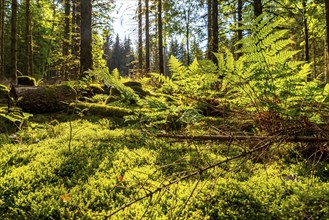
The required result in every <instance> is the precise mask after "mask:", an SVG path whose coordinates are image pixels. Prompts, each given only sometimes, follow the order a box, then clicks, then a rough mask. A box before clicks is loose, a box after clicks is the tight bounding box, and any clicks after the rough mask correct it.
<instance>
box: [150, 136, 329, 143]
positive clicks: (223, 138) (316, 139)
mask: <svg viewBox="0 0 329 220" xmlns="http://www.w3.org/2000/svg"><path fill="white" fill-rule="evenodd" d="M155 136H156V137H158V138H173V139H179V140H191V141H206V140H210V141H219V142H228V141H261V140H268V139H274V138H275V139H278V140H285V142H329V138H322V137H312V136H283V135H282V136H243V135H237V136H234V135H232V136H226V135H195V136H192V135H173V134H156V135H155Z"/></svg>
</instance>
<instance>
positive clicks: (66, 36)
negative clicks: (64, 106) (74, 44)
mask: <svg viewBox="0 0 329 220" xmlns="http://www.w3.org/2000/svg"><path fill="white" fill-rule="evenodd" d="M70 15H71V4H70V0H65V1H64V39H63V56H64V62H63V71H64V78H65V80H68V70H67V64H68V60H66V58H67V57H68V55H69V51H70V40H71V38H70V35H71V30H70V24H71V20H70Z"/></svg>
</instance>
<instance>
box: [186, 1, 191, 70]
mask: <svg viewBox="0 0 329 220" xmlns="http://www.w3.org/2000/svg"><path fill="white" fill-rule="evenodd" d="M190 13H191V9H190V7H189V6H188V9H187V12H185V16H186V17H185V20H186V60H187V65H190V62H191V61H190Z"/></svg>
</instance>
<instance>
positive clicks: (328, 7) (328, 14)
mask: <svg viewBox="0 0 329 220" xmlns="http://www.w3.org/2000/svg"><path fill="white" fill-rule="evenodd" d="M324 7H325V12H326V53H327V56H326V57H327V60H326V62H324V63H325V65H328V63H329V2H328V1H324ZM325 69H327V68H325ZM326 82H329V72H328V69H327V72H326Z"/></svg>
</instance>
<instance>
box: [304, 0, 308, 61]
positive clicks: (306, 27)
mask: <svg viewBox="0 0 329 220" xmlns="http://www.w3.org/2000/svg"><path fill="white" fill-rule="evenodd" d="M303 14H304V20H303V23H304V41H305V51H304V52H305V61H306V62H310V50H309V36H308V24H307V18H306V1H305V0H303Z"/></svg>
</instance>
